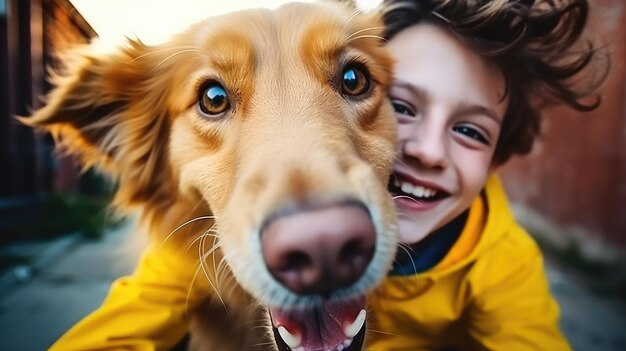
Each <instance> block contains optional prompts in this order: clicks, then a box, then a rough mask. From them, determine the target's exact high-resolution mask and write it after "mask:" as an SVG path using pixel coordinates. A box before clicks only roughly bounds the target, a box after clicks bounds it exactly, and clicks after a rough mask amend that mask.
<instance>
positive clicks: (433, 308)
mask: <svg viewBox="0 0 626 351" xmlns="http://www.w3.org/2000/svg"><path fill="white" fill-rule="evenodd" d="M369 304H370V305H369V307H370V308H369V310H370V311H372V313H371V315H370V319H369V320H368V328H369V329H370V330H372V331H373V332H372V333H371V334H370V335H371V339H370V342H371V343H372V344H370V345H372V346H371V347H370V348H369V349H370V350H371V351H392V350H437V349H443V348H446V347H453V348H454V349H455V350H505V351H509V350H511V351H523V350H549V351H560V350H570V347H569V345H568V343H567V341H566V340H565V338H564V337H563V335H562V334H561V332H560V331H559V327H558V315H559V311H558V306H557V304H556V302H555V300H554V298H553V297H552V296H551V295H550V291H549V288H548V282H547V280H546V276H545V272H544V267H543V259H542V256H541V252H540V251H539V248H538V247H537V244H536V243H535V242H534V241H533V240H532V238H531V237H530V236H529V235H528V234H527V233H526V231H525V230H524V229H522V228H521V227H520V226H519V225H518V224H517V223H516V222H515V220H514V218H513V216H512V215H511V212H510V211H509V206H508V203H507V199H506V195H505V194H504V191H503V189H502V185H501V184H500V181H499V179H498V178H497V177H495V176H494V177H491V178H490V179H489V181H488V182H487V184H486V186H485V190H484V192H483V193H482V195H481V196H479V197H478V198H477V199H476V200H475V201H474V202H473V203H472V206H471V208H470V213H469V217H468V219H467V222H466V225H465V227H464V229H463V232H462V233H461V235H460V237H459V238H458V240H457V242H456V243H455V244H454V246H453V247H452V249H450V251H449V252H448V253H447V255H446V256H445V257H444V259H443V260H442V261H441V262H440V263H438V264H437V265H436V266H435V267H434V268H433V269H431V270H429V271H427V272H424V273H420V274H416V275H412V276H397V277H395V276H394V277H388V278H387V279H386V280H385V281H384V282H383V284H382V285H381V286H380V288H378V289H377V290H376V291H375V292H374V293H373V294H372V296H371V298H370V299H369Z"/></svg>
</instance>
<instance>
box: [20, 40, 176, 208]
mask: <svg viewBox="0 0 626 351" xmlns="http://www.w3.org/2000/svg"><path fill="white" fill-rule="evenodd" d="M149 51H150V49H149V48H148V47H146V46H145V45H143V44H141V43H140V42H131V43H130V45H129V46H128V47H125V48H123V49H120V50H118V51H117V52H115V53H108V54H102V53H97V52H96V51H95V50H94V49H93V47H92V46H86V47H83V48H80V49H78V50H77V51H74V52H72V53H71V54H69V56H67V57H65V58H64V60H63V68H62V72H61V73H58V74H56V75H54V76H53V77H52V82H53V85H54V86H55V88H54V89H53V90H52V91H51V92H50V93H49V95H48V96H47V104H46V105H45V106H44V107H42V108H41V109H39V110H37V111H35V112H34V113H33V114H32V116H31V117H28V118H18V119H19V120H20V121H21V122H22V123H24V124H26V125H29V126H32V127H34V128H38V129H42V130H45V131H48V132H50V133H52V135H53V136H54V138H55V140H56V142H57V146H58V147H60V148H61V149H62V150H64V151H66V152H68V153H70V154H75V155H78V157H79V159H80V160H81V162H82V164H83V166H84V167H85V168H87V167H91V166H95V167H97V168H100V169H101V170H103V171H105V173H108V174H110V175H112V176H113V178H114V179H116V180H118V181H119V185H120V186H119V188H120V190H121V191H120V192H118V194H117V197H118V198H117V199H116V200H118V201H117V202H118V203H119V202H122V203H124V204H132V203H136V202H138V201H142V200H147V199H148V198H154V196H162V195H163V194H162V193H163V192H164V191H169V189H167V190H165V189H162V188H163V184H165V183H167V182H166V180H165V179H163V178H164V177H168V176H169V172H168V171H167V169H168V167H167V160H166V157H167V156H166V150H167V148H166V145H165V143H166V142H167V139H168V138H167V136H166V133H167V131H168V129H169V128H168V123H169V118H168V116H167V114H168V109H167V106H166V98H165V96H166V95H167V91H165V89H167V88H166V87H167V86H168V84H167V83H166V82H154V81H153V80H155V78H154V77H158V79H160V80H164V79H167V75H159V74H158V72H156V71H155V70H154V65H152V64H151V63H150V61H147V60H140V59H139V58H141V57H143V56H144V55H149ZM151 81H152V82H151ZM148 87H149V88H148ZM122 191H123V192H122Z"/></svg>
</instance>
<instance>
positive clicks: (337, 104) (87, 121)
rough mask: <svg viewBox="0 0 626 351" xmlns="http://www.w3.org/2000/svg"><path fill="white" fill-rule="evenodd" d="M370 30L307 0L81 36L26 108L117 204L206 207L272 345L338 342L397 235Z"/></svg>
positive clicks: (352, 332)
mask: <svg viewBox="0 0 626 351" xmlns="http://www.w3.org/2000/svg"><path fill="white" fill-rule="evenodd" d="M381 30H382V28H381V24H380V21H379V19H378V17H377V16H376V15H375V14H362V13H359V12H357V11H355V10H354V9H353V8H350V6H348V5H344V4H338V3H331V2H321V3H318V4H290V5H285V6H283V7H281V8H279V9H277V10H274V11H270V10H249V11H242V12H237V13H232V14H228V15H224V16H220V17H215V18H211V19H209V20H207V21H205V22H201V23H198V24H196V25H194V26H192V27H191V28H190V29H189V30H188V31H186V32H185V33H183V34H181V35H179V36H176V37H174V38H173V39H172V40H171V41H170V42H168V43H166V44H163V45H161V46H158V47H147V46H145V45H143V44H141V43H139V42H132V43H131V44H130V45H129V46H128V47H126V48H123V49H121V50H120V51H118V52H116V53H112V54H97V53H94V52H92V51H90V49H89V48H87V49H83V50H80V51H78V52H77V54H75V55H73V59H72V61H68V62H69V63H68V64H67V65H66V71H65V72H64V73H62V74H61V75H60V76H58V77H56V80H55V85H56V88H55V89H54V90H53V91H52V93H51V94H50V96H49V102H48V104H47V105H46V106H45V107H43V108H42V109H40V110H39V111H37V112H35V113H34V115H33V116H32V117H30V118H28V119H25V120H24V121H25V123H27V124H30V125H33V126H36V127H41V128H44V129H46V130H48V131H50V132H52V133H53V134H54V135H55V136H56V137H57V140H58V141H59V143H60V144H61V145H64V146H65V148H66V149H68V150H69V151H70V152H73V153H75V154H78V155H79V156H80V157H81V159H82V161H83V162H84V164H85V165H87V166H91V165H95V166H97V167H99V168H101V169H104V170H105V171H107V172H108V173H109V174H111V175H113V176H114V177H115V178H116V179H117V180H118V183H119V191H118V193H117V196H116V204H117V205H118V206H119V207H131V206H133V205H136V206H139V207H141V208H142V209H143V210H144V214H145V216H147V217H148V218H150V220H151V221H158V220H164V218H168V210H169V209H170V208H173V207H175V205H176V204H180V203H181V202H183V203H186V204H194V206H200V207H201V208H204V209H206V210H209V209H210V211H211V213H212V214H213V215H215V216H216V218H217V219H216V222H217V233H218V242H219V245H220V247H221V250H222V253H223V255H224V257H225V259H226V262H227V263H228V266H229V269H230V270H231V271H232V276H233V277H234V278H235V279H236V280H237V282H238V283H239V284H240V285H241V286H243V287H244V289H245V290H246V291H248V292H249V293H250V294H251V295H252V296H254V297H255V298H256V299H258V300H259V301H260V302H261V303H262V304H264V305H266V306H268V307H269V309H270V311H271V319H272V323H273V326H274V330H275V333H276V335H280V337H278V338H277V340H278V345H279V347H281V346H282V347H285V346H286V345H288V346H289V347H291V348H292V349H299V350H331V349H332V350H336V349H344V348H346V347H347V345H348V344H349V343H350V342H351V341H352V340H353V338H356V339H359V337H360V336H362V333H363V329H364V328H362V325H363V322H364V320H365V315H364V313H365V312H364V311H362V309H363V308H364V304H365V302H364V295H365V293H366V292H368V291H369V290H371V289H372V288H373V287H374V285H375V284H376V283H378V282H379V281H380V280H382V279H383V277H384V276H385V274H386V273H387V270H388V267H389V266H390V264H391V261H392V259H393V257H394V253H395V246H396V234H395V213H394V207H393V203H392V201H391V199H390V197H389V195H388V194H387V191H386V183H387V179H388V176H389V173H390V171H391V165H392V159H393V153H394V143H395V118H394V114H393V110H392V108H391V105H390V104H389V102H388V100H387V97H386V91H387V87H388V84H389V82H390V79H391V59H390V57H389V56H388V54H387V53H386V52H385V50H384V49H383V48H382V47H381V46H382V42H381V39H380V37H379V33H380V31H381ZM198 203H201V205H198ZM191 211H192V209H190V212H191ZM177 224H180V223H171V224H170V225H171V227H174V226H175V225H177ZM172 229H173V228H172ZM313 312H314V313H315V314H311V313H313ZM359 332H360V334H359ZM361 339H362V338H361ZM354 344H355V346H354V348H355V349H356V348H360V346H359V345H357V344H358V343H357V342H354Z"/></svg>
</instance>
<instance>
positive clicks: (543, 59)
mask: <svg viewBox="0 0 626 351" xmlns="http://www.w3.org/2000/svg"><path fill="white" fill-rule="evenodd" d="M385 5H386V16H385V20H386V23H385V24H386V28H387V39H389V43H388V48H389V49H390V50H391V51H392V54H393V55H394V57H395V58H396V60H397V61H396V67H395V83H394V84H393V85H392V88H391V91H390V96H391V100H392V103H393V105H394V108H395V110H396V115H397V118H398V140H399V143H398V157H397V161H396V163H395V165H394V174H393V176H392V180H391V182H390V191H391V192H392V194H393V195H395V201H396V207H397V208H398V211H399V228H400V238H401V241H402V242H403V243H404V244H403V247H404V252H400V255H399V257H398V259H397V260H396V263H395V265H394V267H393V270H392V272H391V274H390V276H389V277H388V278H387V279H386V281H385V282H384V283H383V284H382V286H381V287H380V288H379V289H377V291H376V292H375V293H374V294H373V298H371V299H370V309H371V310H372V311H374V313H373V314H374V315H373V317H372V319H371V320H370V324H369V326H370V328H373V329H375V330H378V331H380V332H379V333H373V337H372V338H371V339H370V344H369V345H371V346H370V349H371V350H422V349H428V350H440V349H445V350H448V349H454V350H475V349H478V350H568V349H569V346H568V344H567V342H566V340H565V339H564V338H563V336H562V335H561V333H560V331H559V329H558V307H557V305H556V302H555V301H554V299H553V298H552V296H551V295H550V292H549V289H548V284H547V280H546V277H545V273H544V271H543V263H542V257H541V253H540V251H539V249H538V247H537V245H536V244H535V243H534V242H533V240H532V239H531V238H530V236H529V235H528V234H527V233H526V232H525V231H524V230H523V229H522V228H521V227H520V226H519V225H518V224H517V223H515V221H514V219H513V217H512V216H511V213H510V211H509V209H508V204H507V200H506V197H505V194H504V192H503V189H502V187H501V184H500V183H499V181H498V179H497V177H496V176H495V175H494V173H495V171H496V170H497V168H498V167H499V166H501V165H502V164H503V163H505V162H506V161H507V160H508V159H509V158H510V157H511V156H512V155H513V154H525V153H527V152H529V150H530V148H531V146H532V142H533V140H534V138H535V137H536V136H537V134H538V133H539V124H540V115H539V111H538V110H537V109H535V108H533V105H532V103H536V102H537V101H541V102H544V103H556V102H564V103H566V104H567V105H569V106H571V107H573V108H576V109H578V110H588V109H592V108H595V107H596V106H597V101H595V103H593V104H591V105H585V104H583V103H581V101H580V99H581V98H582V97H584V96H586V95H587V93H586V92H585V91H577V90H576V89H575V88H574V87H572V86H571V85H569V84H570V83H569V82H570V79H571V78H572V77H574V76H576V75H577V74H578V73H580V72H581V71H582V70H583V68H585V67H586V66H587V64H588V63H589V61H590V59H591V57H592V55H593V54H594V52H593V51H592V50H591V49H590V50H587V51H583V52H579V53H578V54H577V55H570V54H569V53H568V52H569V49H571V46H572V45H573V44H574V42H575V41H576V40H577V39H578V37H579V35H580V32H581V30H582V28H584V24H585V21H586V15H587V10H588V5H587V2H586V1H584V0H572V1H562V2H556V3H551V2H548V1H545V2H544V1H445V0H444V1H437V0H412V1H408V0H389V1H386V2H385ZM568 55H569V56H568ZM596 83H597V82H596ZM595 86H596V85H592V87H595ZM587 91H591V90H590V89H588V90H587ZM533 99H536V100H533ZM381 312H382V313H381Z"/></svg>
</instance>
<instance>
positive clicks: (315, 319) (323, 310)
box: [270, 297, 365, 351]
mask: <svg viewBox="0 0 626 351" xmlns="http://www.w3.org/2000/svg"><path fill="white" fill-rule="evenodd" d="M270 315H271V317H272V324H273V325H274V328H276V330H277V331H278V333H279V334H280V335H279V336H278V335H277V337H280V338H281V339H282V341H284V342H285V344H287V345H288V346H289V347H290V348H291V349H292V350H298V351H300V350H301V351H313V350H315V351H318V350H320V351H326V350H333V351H334V350H343V349H345V348H347V347H348V346H350V344H351V343H352V339H353V338H354V336H355V335H356V334H357V333H358V332H359V331H360V330H361V328H362V327H363V325H364V323H365V298H364V297H362V298H358V299H354V300H349V301H337V302H328V303H324V304H323V305H321V306H318V307H315V308H311V309H302V310H300V309H299V310H288V311H286V310H278V309H270Z"/></svg>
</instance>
